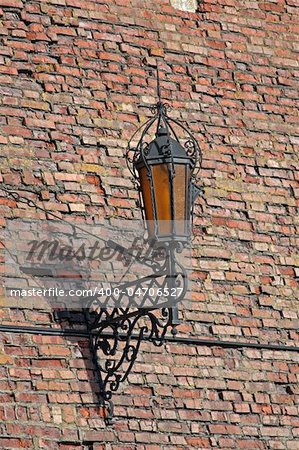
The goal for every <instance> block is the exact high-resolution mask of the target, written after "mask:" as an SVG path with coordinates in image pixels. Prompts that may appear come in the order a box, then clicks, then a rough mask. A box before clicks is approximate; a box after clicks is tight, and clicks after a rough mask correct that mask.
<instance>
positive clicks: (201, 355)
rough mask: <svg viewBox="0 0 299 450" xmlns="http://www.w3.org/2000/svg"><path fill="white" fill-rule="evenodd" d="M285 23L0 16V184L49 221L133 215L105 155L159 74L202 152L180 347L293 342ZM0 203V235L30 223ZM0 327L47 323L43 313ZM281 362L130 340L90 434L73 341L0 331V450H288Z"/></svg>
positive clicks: (286, 14) (236, 14) (253, 10)
mask: <svg viewBox="0 0 299 450" xmlns="http://www.w3.org/2000/svg"><path fill="white" fill-rule="evenodd" d="M298 11H299V9H298V2H297V1H296V0H274V1H269V2H258V1H255V0H252V1H242V2H239V1H236V0H217V1H216V0H203V1H202V2H199V4H198V10H197V12H195V13H189V12H185V11H181V10H176V9H174V8H173V7H172V6H171V5H170V2H169V1H168V0H164V1H162V0H161V1H158V2H157V1H155V2H153V1H148V2H146V5H145V4H144V2H141V1H138V0H132V1H125V0H121V1H118V0H117V1H110V0H109V1H108V2H105V3H104V2H101V1H91V0H89V1H83V0H52V1H50V0H44V1H43V0H38V1H31V0H28V1H23V0H1V2H0V21H1V22H0V74H1V75H0V95H1V100H0V114H1V118H0V128H1V134H0V143H1V147H0V164H1V175H0V181H1V183H3V184H4V185H5V186H6V187H13V188H14V189H16V190H19V191H20V192H21V191H23V190H24V189H25V190H30V192H32V194H26V195H27V196H28V197H29V198H33V199H34V200H35V201H36V202H38V203H39V204H40V205H43V207H44V208H46V209H47V210H49V211H52V212H55V213H56V214H58V215H59V214H60V215H61V217H66V216H69V215H70V214H72V216H73V217H74V220H76V221H78V222H81V223H82V222H84V221H86V222H88V221H90V218H91V217H94V218H95V220H97V219H100V218H101V217H106V218H107V217H114V216H121V217H126V218H131V217H137V216H138V215H139V210H138V207H137V206H136V192H135V191H134V188H133V185H132V183H131V180H130V179H129V176H128V171H127V169H126V168H125V163H124V160H123V157H122V155H123V151H124V148H125V147H126V144H127V140H128V138H129V137H130V136H131V135H132V133H133V131H134V130H135V129H136V127H137V126H138V125H140V124H141V123H142V122H143V121H144V120H145V118H146V117H147V116H148V115H149V110H148V108H147V107H146V105H149V104H153V103H154V102H155V100H156V94H155V79H154V73H152V70H153V69H154V68H155V66H156V60H157V59H158V60H159V61H160V69H161V78H162V80H161V85H162V91H163V98H164V99H165V100H167V101H168V102H169V103H170V104H171V106H172V107H173V114H174V117H178V118H180V119H182V120H185V121H188V124H189V127H190V129H191V130H192V131H193V133H195V135H196V136H197V138H198V140H199V142H200V144H201V147H202V150H203V167H202V170H201V173H200V184H202V185H203V186H204V188H205V194H204V197H203V198H201V199H199V200H198V202H197V206H196V218H195V230H194V233H195V240H194V247H195V253H194V255H195V256H194V263H195V266H196V270H195V273H194V278H195V283H194V303H193V307H192V309H190V310H186V309H184V310H182V311H181V312H180V316H181V318H182V320H183V324H182V325H181V326H180V328H179V333H180V336H184V335H185V336H189V337H190V336H191V337H192V336H193V337H201V338H211V337H213V338H215V339H216V338H217V339H229V340H238V341H242V340H243V341H250V342H260V343H264V344H268V343H271V344H273V343H274V344H283V345H297V346H298V340H299V335H298V324H299V321H298V276H299V268H298V266H299V264H298V263H299V256H298V236H297V235H298V198H299V186H298V180H299V177H298V144H299V132H298V122H299V120H298V87H299V82H298V81H299V62H298V61H299V60H298V49H299V33H298V31H299V26H298V23H299V20H298V19H299V17H298ZM1 195H2V196H1V197H0V224H1V226H2V227H4V226H5V223H6V219H11V218H14V217H19V218H20V217H21V218H24V217H28V218H38V217H41V218H43V217H42V216H41V214H40V212H37V211H36V210H35V209H34V208H29V207H26V206H24V204H22V203H20V202H15V201H14V200H10V199H8V198H7V197H6V196H5V195H4V193H2V194H1ZM1 258H2V256H1ZM1 270H2V273H3V270H4V269H1ZM0 317H1V322H2V323H3V324H22V325H31V326H32V325H38V326H49V324H50V325H51V326H54V327H55V326H56V327H57V325H55V324H54V321H53V316H52V313H51V311H37V310H35V311H29V310H15V309H10V310H8V309H6V308H3V309H2V311H1V312H0ZM298 361H299V358H298V353H295V352H290V351H289V352H286V351H270V350H253V349H243V350H237V349H223V348H218V347H215V348H208V347H204V346H192V345H183V344H173V343H171V344H167V345H165V346H164V347H162V348H159V349H157V348H155V347H153V346H151V345H150V344H144V345H143V347H142V351H141V352H140V356H139V358H138V362H137V363H136V365H135V367H134V370H133V373H132V374H131V376H130V377H129V382H127V383H124V384H123V385H122V388H121V391H120V392H119V394H117V395H116V396H115V404H116V410H115V414H116V421H115V424H114V426H113V427H106V426H105V424H104V421H103V418H102V412H101V411H100V410H99V408H97V399H96V392H97V383H96V378H95V373H94V367H93V364H92V361H91V357H90V355H89V347H88V342H87V341H86V340H84V339H79V340H78V338H69V339H67V338H65V337H59V336H57V337H53V336H42V335H40V336H34V335H29V334H17V333H4V332H3V333H1V340H0V362H1V367H0V391H1V393H0V448H3V449H13V448H32V449H40V448H45V449H53V450H54V449H55V450H57V449H59V450H66V449H75V448H78V449H82V450H83V449H89V448H92V447H91V446H92V445H93V448H94V449H95V450H99V449H104V448H105V449H111V450H118V449H119V450H127V449H135V448H137V449H147V450H156V449H157V450H158V449H165V450H166V449H167V450H171V449H176V450H178V449H184V450H185V449H186V450H187V449H190V448H196V449H206V448H207V449H212V448H213V449H214V448H215V449H238V450H239V449H249V450H253V449H262V450H266V449H276V450H277V449H279V450H297V449H298V448H299V420H298V412H299V410H298V399H299V384H298V380H299V364H298ZM92 442H93V443H94V444H91V443H92Z"/></svg>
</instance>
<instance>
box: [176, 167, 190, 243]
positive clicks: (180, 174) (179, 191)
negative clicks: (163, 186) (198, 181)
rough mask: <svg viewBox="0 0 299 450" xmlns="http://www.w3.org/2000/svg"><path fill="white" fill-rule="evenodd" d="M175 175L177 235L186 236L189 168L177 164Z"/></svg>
mask: <svg viewBox="0 0 299 450" xmlns="http://www.w3.org/2000/svg"><path fill="white" fill-rule="evenodd" d="M174 168H175V175H174V178H173V205H174V221H175V222H174V225H175V233H176V234H177V235H184V234H186V232H187V230H186V226H185V225H186V220H188V217H187V212H188V204H189V202H188V192H187V190H188V186H187V183H186V180H187V170H188V166H187V165H183V164H175V166H174Z"/></svg>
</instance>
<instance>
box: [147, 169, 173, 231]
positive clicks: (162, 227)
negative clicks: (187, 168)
mask: <svg viewBox="0 0 299 450" xmlns="http://www.w3.org/2000/svg"><path fill="white" fill-rule="evenodd" d="M152 174H153V184H154V191H155V198H156V210H157V219H158V227H159V235H165V234H170V233H171V232H172V226H171V225H172V224H171V219H172V217H171V209H170V181H169V172H168V166H167V164H157V165H154V166H152Z"/></svg>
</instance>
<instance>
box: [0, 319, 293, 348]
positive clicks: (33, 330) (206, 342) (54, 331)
mask: <svg viewBox="0 0 299 450" xmlns="http://www.w3.org/2000/svg"><path fill="white" fill-rule="evenodd" d="M0 332H7V333H21V334H22V333H23V334H24V333H27V334H42V335H48V336H49V335H50V336H65V337H78V338H89V336H90V334H96V333H89V332H88V331H82V330H73V329H71V328H67V329H65V330H63V329H61V328H50V327H29V326H19V325H0ZM103 336H105V337H110V336H111V337H112V334H111V333H103ZM131 337H132V338H133V339H134V338H137V336H134V335H133V336H131ZM163 340H164V341H165V342H167V343H174V344H184V345H195V346H197V345H198V346H205V347H223V348H237V349H238V348H255V349H258V350H278V351H291V352H299V347H297V346H291V345H278V344H259V343H255V342H236V341H223V340H218V339H199V338H196V337H190V338H189V337H188V338H186V337H178V336H175V337H172V336H166V337H164V339H163Z"/></svg>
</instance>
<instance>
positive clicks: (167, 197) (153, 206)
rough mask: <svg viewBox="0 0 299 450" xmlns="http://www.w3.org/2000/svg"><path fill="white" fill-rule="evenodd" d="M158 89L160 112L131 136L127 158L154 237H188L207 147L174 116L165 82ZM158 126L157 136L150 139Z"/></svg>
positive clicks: (179, 239) (147, 222)
mask: <svg viewBox="0 0 299 450" xmlns="http://www.w3.org/2000/svg"><path fill="white" fill-rule="evenodd" d="M158 80H159V78H158ZM158 93H159V101H158V103H157V105H156V106H155V109H154V112H155V115H154V117H153V118H151V119H149V120H148V121H147V122H146V123H145V124H144V125H143V126H142V127H141V128H140V129H139V130H137V132H136V133H135V134H134V135H133V137H132V139H131V141H130V142H129V147H128V151H127V155H126V156H127V162H128V166H129V169H130V170H131V173H132V174H133V176H134V179H135V182H136V184H137V186H138V191H139V195H140V201H141V206H142V211H143V216H144V219H145V221H146V224H147V231H148V237H149V239H155V240H157V241H164V242H165V241H180V242H186V241H188V239H189V238H190V235H191V228H192V217H193V204H194V200H195V198H196V197H197V195H198V193H199V192H200V189H199V188H198V187H197V186H196V184H195V176H196V174H197V171H198V169H199V167H200V163H201V152H200V149H199V145H198V143H197V141H196V139H195V138H194V137H193V135H192V134H191V132H190V131H189V130H188V129H187V128H186V127H185V125H183V124H182V123H181V122H179V121H178V120H176V119H172V118H170V117H169V116H168V112H167V105H165V104H164V103H162V102H161V100H160V88H159V82H158ZM155 126H156V127H155ZM153 127H155V128H156V131H155V138H154V139H153V140H151V142H149V143H148V142H147V141H148V139H147V138H148V136H151V134H152V128H153ZM138 131H140V133H141V137H140V139H139V141H138V143H137V146H136V147H133V146H132V147H131V145H132V144H131V142H132V141H133V139H134V137H135V135H136V134H137V133H138ZM179 134H180V135H183V137H182V138H179V137H178V136H179Z"/></svg>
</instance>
